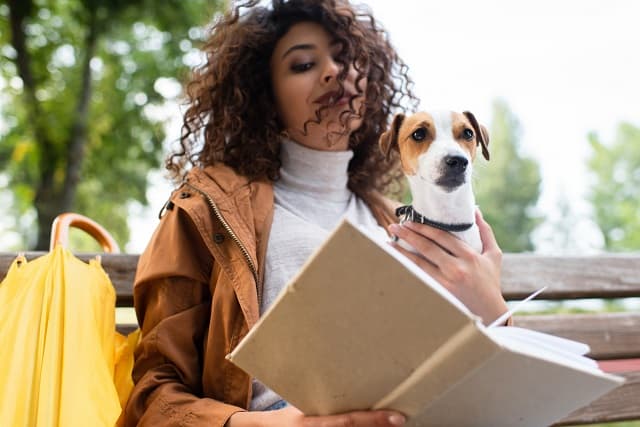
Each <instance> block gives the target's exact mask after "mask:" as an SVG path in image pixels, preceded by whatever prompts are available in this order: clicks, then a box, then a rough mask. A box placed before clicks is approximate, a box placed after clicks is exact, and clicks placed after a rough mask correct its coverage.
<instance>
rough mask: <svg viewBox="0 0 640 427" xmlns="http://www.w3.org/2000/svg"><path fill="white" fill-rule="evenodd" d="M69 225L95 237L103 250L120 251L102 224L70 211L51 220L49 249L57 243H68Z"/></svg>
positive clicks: (109, 251)
mask: <svg viewBox="0 0 640 427" xmlns="http://www.w3.org/2000/svg"><path fill="white" fill-rule="evenodd" d="M71 227H76V228H79V229H80V230H83V231H85V232H86V233H87V234H89V235H90V236H91V237H93V238H94V239H96V240H97V241H98V243H99V244H100V246H102V249H103V250H104V251H105V252H107V253H119V252H120V247H119V246H118V243H116V241H115V239H114V238H113V237H112V236H111V234H109V232H108V231H107V230H106V229H105V228H104V227H103V226H101V225H100V224H98V223H97V222H95V221H94V220H92V219H90V218H87V217H86V216H84V215H80V214H77V213H72V212H67V213H63V214H60V215H58V216H57V217H56V218H55V219H54V220H53V224H51V243H50V249H51V250H53V248H54V247H55V246H56V245H58V244H60V245H63V246H67V245H68V244H69V228H71Z"/></svg>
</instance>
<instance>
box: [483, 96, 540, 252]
mask: <svg viewBox="0 0 640 427" xmlns="http://www.w3.org/2000/svg"><path fill="white" fill-rule="evenodd" d="M479 119H480V120H481V118H479ZM489 135H490V143H489V152H490V154H491V160H490V161H489V162H486V161H485V160H484V158H482V156H480V155H478V158H477V159H476V163H475V169H474V173H475V179H474V181H475V182H474V191H475V193H476V201H477V203H478V205H479V206H480V209H481V210H482V213H483V216H484V218H485V219H486V220H487V222H488V223H489V224H491V227H492V228H493V231H494V233H495V235H496V239H497V240H498V243H499V244H500V247H501V248H502V250H503V251H504V252H523V251H531V250H532V249H533V244H532V242H531V232H532V231H533V230H534V229H535V228H536V227H537V226H538V224H540V223H541V222H542V220H543V218H541V217H539V216H536V214H535V213H534V206H535V205H536V203H537V201H538V197H539V196H540V180H541V178H540V169H539V167H538V164H537V162H536V161H535V160H533V159H530V158H527V157H526V156H523V155H522V154H521V153H520V150H519V138H520V125H519V123H518V120H517V118H516V117H515V116H514V115H513V113H512V112H511V111H510V109H509V107H508V105H507V104H506V103H505V102H504V101H502V100H496V101H495V102H494V104H493V121H492V125H491V128H490V130H489Z"/></svg>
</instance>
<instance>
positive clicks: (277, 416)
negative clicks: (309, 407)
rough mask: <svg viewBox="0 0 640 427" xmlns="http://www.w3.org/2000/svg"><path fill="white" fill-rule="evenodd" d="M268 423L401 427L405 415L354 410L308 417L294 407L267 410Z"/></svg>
mask: <svg viewBox="0 0 640 427" xmlns="http://www.w3.org/2000/svg"><path fill="white" fill-rule="evenodd" d="M263 414H267V421H268V422H267V424H268V425H269V426H271V425H273V426H274V427H275V426H278V427H284V426H291V427H399V426H402V425H404V423H405V417H404V416H403V415H402V414H400V413H398V412H394V411H385V410H379V411H354V412H347V413H344V414H338V415H326V416H317V417H307V416H305V415H304V414H303V413H302V412H300V411H299V410H298V409H296V408H294V407H291V406H289V407H286V408H284V409H280V410H277V411H271V412H265V413H263Z"/></svg>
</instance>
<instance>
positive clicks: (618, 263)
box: [0, 253, 640, 425]
mask: <svg viewBox="0 0 640 427" xmlns="http://www.w3.org/2000/svg"><path fill="white" fill-rule="evenodd" d="M25 255H26V257H27V259H32V258H34V257H37V256H40V255H42V253H27V254H25ZM15 256H16V254H15V253H0V278H4V276H5V275H6V272H7V269H8V267H9V265H10V263H11V262H12V261H13V259H14V258H15ZM79 257H80V258H82V259H85V260H86V259H89V258H90V257H91V256H90V255H81V256H79ZM137 262H138V256H137V255H121V254H105V255H102V265H103V267H104V269H105V270H106V271H107V272H108V273H109V276H110V278H111V281H112V283H113V284H114V286H115V288H116V293H117V306H118V307H131V306H132V304H133V295H132V282H133V277H134V274H135V267H136V264H137ZM545 285H546V286H548V289H547V290H546V291H545V292H544V294H543V295H541V296H540V298H542V299H544V300H576V299H583V298H598V299H606V300H608V299H613V298H625V297H640V255H602V256H594V257H545V256H537V255H530V254H522V255H520V254H506V255H505V257H504V268H503V289H504V295H505V298H507V300H517V299H522V298H524V297H526V296H527V295H529V294H531V293H532V292H534V291H535V290H537V289H539V288H541V287H542V286H545ZM514 320H515V323H516V325H518V326H522V327H526V328H530V329H535V330H539V331H543V332H548V333H551V334H554V335H559V336H563V337H567V338H571V339H575V340H578V341H581V342H585V343H587V344H589V345H590V346H591V353H590V356H591V357H592V358H594V359H596V360H597V361H598V362H599V364H600V366H601V367H602V369H603V370H605V371H608V372H615V373H617V374H619V375H622V376H624V377H626V378H627V382H626V383H625V384H624V385H623V386H621V387H619V388H618V389H616V390H613V391H612V392H610V393H609V394H607V395H605V396H603V397H602V398H600V399H598V400H596V401H595V402H593V403H591V404H590V405H588V406H586V407H584V408H581V409H579V410H577V411H575V412H574V413H572V414H570V415H569V416H567V417H566V418H565V419H563V420H561V421H560V422H558V423H557V424H556V425H586V424H592V423H603V422H613V421H623V420H640V311H637V312H625V313H596V314H544V315H519V316H516V317H515V319H514ZM135 327H136V325H135V324H119V325H118V329H119V330H120V331H121V332H128V331H131V330H133V329H134V328H135Z"/></svg>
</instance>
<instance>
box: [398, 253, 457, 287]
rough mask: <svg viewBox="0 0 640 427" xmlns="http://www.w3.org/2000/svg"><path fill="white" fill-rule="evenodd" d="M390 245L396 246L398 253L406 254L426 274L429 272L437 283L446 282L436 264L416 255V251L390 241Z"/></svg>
mask: <svg viewBox="0 0 640 427" xmlns="http://www.w3.org/2000/svg"><path fill="white" fill-rule="evenodd" d="M391 245H392V246H393V247H394V248H396V249H397V250H398V251H399V252H400V253H402V254H403V255H404V256H406V257H407V258H409V259H410V260H411V261H413V262H414V263H415V264H416V265H417V266H418V267H420V268H421V269H422V270H424V271H425V272H426V273H427V274H429V275H430V276H431V277H433V278H434V279H436V280H437V281H438V282H439V283H441V284H443V285H444V286H446V284H447V283H448V280H447V278H446V277H444V275H443V274H442V271H441V270H440V268H439V267H438V266H437V265H435V264H434V263H432V262H431V261H429V260H428V259H426V258H423V257H422V256H420V255H418V254H417V253H415V252H411V251H409V250H407V249H405V248H403V247H402V246H400V245H399V244H398V243H395V242H392V243H391Z"/></svg>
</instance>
